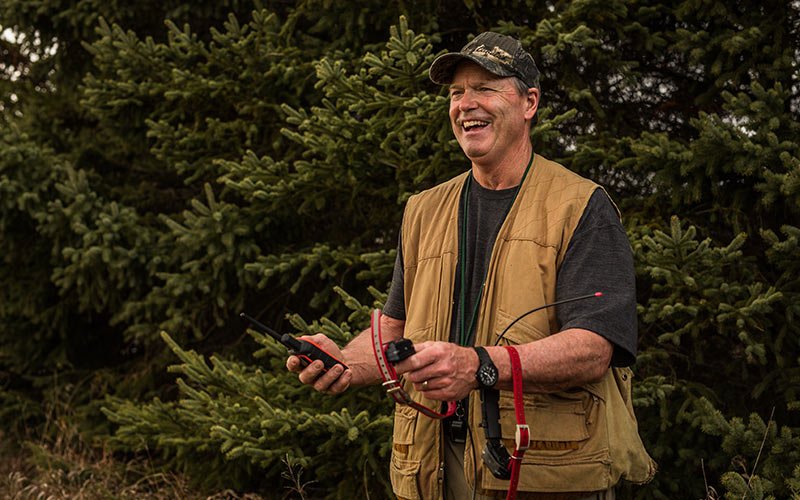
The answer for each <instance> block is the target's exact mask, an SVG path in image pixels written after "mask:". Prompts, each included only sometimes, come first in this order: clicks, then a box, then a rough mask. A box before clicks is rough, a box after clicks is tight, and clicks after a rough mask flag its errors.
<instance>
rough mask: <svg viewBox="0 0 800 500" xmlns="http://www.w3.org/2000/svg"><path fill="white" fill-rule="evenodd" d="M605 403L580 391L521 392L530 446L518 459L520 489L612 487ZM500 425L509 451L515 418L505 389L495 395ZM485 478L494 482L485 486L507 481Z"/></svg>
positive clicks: (494, 486)
mask: <svg viewBox="0 0 800 500" xmlns="http://www.w3.org/2000/svg"><path fill="white" fill-rule="evenodd" d="M604 404H605V403H604V402H603V400H602V399H601V398H600V397H599V396H598V395H596V394H593V393H592V392H589V391H588V390H585V389H580V390H577V391H575V392H560V393H555V394H536V395H532V394H526V395H525V419H526V421H527V424H528V426H529V429H530V436H531V445H530V448H529V449H528V450H527V451H526V452H525V456H524V457H523V459H522V470H521V474H520V484H519V489H520V491H541V492H558V491H597V490H602V489H606V488H608V487H610V486H611V475H610V463H611V460H610V457H609V449H608V431H607V428H606V422H605V419H604V416H603V415H604V411H603V408H602V406H603V405H604ZM500 424H501V432H502V436H503V442H504V444H505V446H506V448H507V449H508V450H509V453H511V452H512V451H513V449H514V446H515V443H514V434H515V431H516V417H515V414H514V400H513V396H512V395H511V393H508V392H505V391H504V392H501V396H500ZM487 476H491V475H490V474H486V475H484V477H485V478H486V477H487ZM487 479H489V481H488V482H490V483H494V484H484V487H488V488H490V489H496V488H502V487H503V485H505V484H507V483H506V482H502V483H500V482H498V481H497V480H495V479H494V478H493V477H488V478H487Z"/></svg>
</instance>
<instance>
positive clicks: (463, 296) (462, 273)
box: [458, 151, 534, 346]
mask: <svg viewBox="0 0 800 500" xmlns="http://www.w3.org/2000/svg"><path fill="white" fill-rule="evenodd" d="M533 157H534V153H533V151H531V158H530V160H528V166H527V167H525V173H524V174H522V180H520V182H519V185H517V189H516V191H514V198H513V199H512V200H511V203H510V204H509V206H508V209H506V213H505V215H503V219H502V221H501V222H500V227H502V225H503V223H504V222H505V220H506V218H507V217H508V214H509V212H511V208H512V207H513V206H514V202H515V201H516V200H517V195H518V194H519V192H520V190H521V189H522V184H523V183H524V182H525V178H526V177H527V176H528V171H529V170H530V169H531V165H533ZM471 187H472V172H470V174H469V175H468V176H467V180H466V181H465V182H464V202H463V207H462V211H463V217H462V220H461V231H460V233H461V234H460V235H459V252H458V267H459V277H460V281H461V290H460V292H459V301H458V304H459V306H458V345H462V346H465V345H467V342H468V341H469V339H470V337H471V336H472V331H473V329H474V328H475V319H476V318H477V317H478V309H479V308H480V304H481V299H482V298H483V290H484V288H486V277H487V275H488V273H489V269H488V268H487V269H486V271H485V272H484V274H483V281H482V282H481V287H480V291H479V292H478V297H477V300H475V306H474V307H473V309H472V314H471V315H470V320H469V328H465V326H466V308H467V269H466V268H467V219H468V218H469V194H470V189H471ZM498 234H499V233H498Z"/></svg>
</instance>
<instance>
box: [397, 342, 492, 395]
mask: <svg viewBox="0 0 800 500" xmlns="http://www.w3.org/2000/svg"><path fill="white" fill-rule="evenodd" d="M414 348H415V350H416V353H415V354H414V355H413V356H411V357H409V358H408V359H404V360H403V361H401V362H400V363H397V364H396V365H395V368H396V369H397V373H398V374H399V375H403V376H404V377H405V379H406V380H409V381H411V382H413V383H414V388H415V389H416V390H417V391H420V392H422V393H423V394H424V395H425V397H427V398H430V399H434V400H437V401H458V400H460V399H463V398H465V397H466V396H467V395H468V394H469V393H470V391H472V390H473V389H476V388H477V387H478V382H477V381H476V380H475V372H476V371H477V370H478V364H479V363H478V355H477V354H476V353H475V351H474V350H473V349H471V348H469V347H461V346H459V345H456V344H453V343H451V342H433V341H428V342H422V343H419V344H414Z"/></svg>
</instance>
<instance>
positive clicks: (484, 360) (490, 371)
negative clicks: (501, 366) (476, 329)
mask: <svg viewBox="0 0 800 500" xmlns="http://www.w3.org/2000/svg"><path fill="white" fill-rule="evenodd" d="M473 349H475V352H476V353H478V361H479V362H480V364H479V365H478V371H477V372H475V379H476V380H477V381H478V385H479V386H480V387H481V388H482V389H490V388H492V387H494V385H495V384H496V383H497V379H498V377H499V374H498V372H497V367H496V366H494V363H492V358H491V357H489V353H488V352H486V349H484V348H483V347H473Z"/></svg>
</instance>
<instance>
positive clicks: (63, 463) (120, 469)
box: [0, 431, 264, 500]
mask: <svg viewBox="0 0 800 500" xmlns="http://www.w3.org/2000/svg"><path fill="white" fill-rule="evenodd" d="M0 498H4V499H6V498H7V499H14V500H17V499H19V500H27V499H35V500H51V499H53V500H55V499H59V500H60V499H64V498H69V499H81V500H94V499H112V498H113V499H134V498H135V499H151V500H160V499H177V498H179V499H187V500H194V499H197V500H200V499H206V500H222V499H226V500H227V499H231V500H239V499H240V500H261V499H262V498H264V497H261V496H260V495H255V494H239V493H236V492H234V491H221V492H217V493H215V494H213V495H208V494H205V493H200V492H198V491H197V490H195V489H193V488H192V487H191V485H190V484H189V481H188V479H187V478H186V477H183V476H181V475H178V474H173V473H165V472H160V471H157V470H156V469H155V468H154V467H153V465H152V463H150V461H149V460H146V459H141V458H139V459H134V460H130V461H127V462H123V461H120V460H119V459H117V458H115V457H114V456H113V455H112V454H110V453H107V452H105V451H103V450H93V449H90V448H88V447H86V446H84V445H83V444H82V443H80V442H76V441H75V440H74V439H73V440H69V441H65V440H56V441H55V442H52V443H32V442H27V443H25V444H24V445H23V446H22V447H18V446H15V445H13V444H11V443H10V442H8V440H6V439H4V435H3V433H2V431H0Z"/></svg>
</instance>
